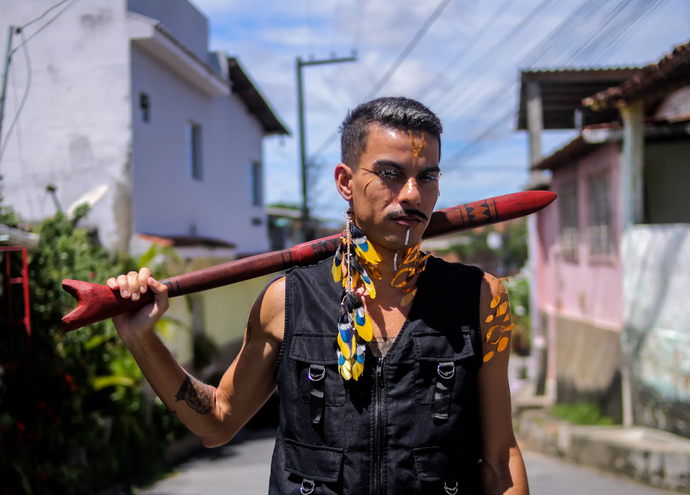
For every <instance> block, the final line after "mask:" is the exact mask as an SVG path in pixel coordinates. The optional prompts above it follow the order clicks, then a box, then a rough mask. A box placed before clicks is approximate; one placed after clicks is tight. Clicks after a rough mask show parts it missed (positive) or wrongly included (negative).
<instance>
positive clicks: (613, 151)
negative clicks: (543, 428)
mask: <svg viewBox="0 0 690 495" xmlns="http://www.w3.org/2000/svg"><path fill="white" fill-rule="evenodd" d="M619 156H620V145H618V144H606V145H602V146H598V147H596V148H594V149H593V151H592V152H590V153H589V154H587V155H585V156H584V157H582V158H580V159H579V160H576V161H573V162H572V163H570V164H567V165H564V166H562V167H559V168H558V169H556V170H554V172H553V179H552V190H553V191H554V192H556V193H558V191H559V187H561V186H562V185H563V184H565V183H567V182H569V181H571V180H575V181H576V182H577V199H578V252H577V253H578V254H577V259H570V258H566V257H565V256H563V254H562V253H561V252H560V248H559V238H558V236H559V213H558V200H556V202H555V203H554V205H553V207H551V208H547V209H546V210H544V211H542V212H540V213H539V217H538V221H537V224H538V232H539V246H540V247H539V258H538V266H537V283H538V300H539V308H537V311H536V312H535V314H539V315H540V318H541V321H542V322H543V323H544V324H545V325H546V329H545V330H546V335H547V336H548V346H549V359H548V372H547V374H548V378H549V380H551V381H553V382H555V383H556V388H557V397H558V400H564V401H569V402H570V401H579V400H595V401H597V402H599V403H600V405H601V406H602V407H603V408H604V410H605V411H606V412H607V413H608V414H610V415H612V416H614V417H619V416H620V402H619V400H618V398H619V396H620V393H619V390H620V388H619V387H620V384H619V380H620V378H619V375H618V371H617V370H618V366H619V364H620V356H619V355H620V344H619V338H620V331H621V329H622V324H623V320H622V304H623V302H622V287H621V265H620V261H619V256H618V245H619V244H618V238H619V232H618V229H617V227H616V225H617V224H618V211H617V209H616V205H617V198H618V192H617V188H616V183H617V181H618V163H619ZM604 171H609V172H610V181H609V184H610V188H611V199H610V205H611V212H612V219H611V224H612V239H613V245H612V252H611V254H609V255H592V254H591V252H590V244H589V232H588V225H589V196H588V189H587V187H588V184H587V182H588V180H589V178H590V177H591V176H593V175H597V174H600V173H602V172H604ZM593 356H599V357H593Z"/></svg>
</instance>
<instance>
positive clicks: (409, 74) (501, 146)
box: [193, 0, 690, 219]
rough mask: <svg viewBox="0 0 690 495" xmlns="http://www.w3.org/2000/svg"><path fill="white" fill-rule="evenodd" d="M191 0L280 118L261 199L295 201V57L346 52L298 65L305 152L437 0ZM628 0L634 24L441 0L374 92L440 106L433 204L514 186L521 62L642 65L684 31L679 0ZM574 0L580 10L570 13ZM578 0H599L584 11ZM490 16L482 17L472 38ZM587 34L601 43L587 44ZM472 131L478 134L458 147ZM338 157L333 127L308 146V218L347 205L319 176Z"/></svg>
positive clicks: (606, 13) (602, 11) (521, 169)
mask: <svg viewBox="0 0 690 495" xmlns="http://www.w3.org/2000/svg"><path fill="white" fill-rule="evenodd" d="M657 1H658V3H657ZM193 2H194V3H195V4H196V5H197V6H198V8H199V9H200V10H201V11H202V12H204V13H205V14H206V15H207V17H208V18H209V20H210V27H211V42H210V48H211V49H212V50H223V51H226V52H227V53H228V54H230V55H233V56H237V57H239V58H240V60H241V62H242V64H243V65H244V67H245V68H246V69H247V70H248V71H249V72H250V74H251V76H252V78H253V79H254V81H255V83H256V84H257V85H258V86H259V88H260V89H261V91H262V92H263V94H264V95H265V96H266V97H267V99H268V100H269V102H270V103H271V105H272V106H273V108H274V110H275V111H276V112H277V113H278V115H279V116H280V117H281V119H282V120H283V121H284V122H285V123H286V124H287V126H288V127H289V128H290V129H291V130H292V133H293V134H292V136H291V137H287V138H277V137H273V138H268V139H266V140H265V143H264V163H265V167H266V170H265V178H266V198H267V202H276V201H283V202H295V203H297V202H299V201H301V197H300V191H301V186H300V182H299V169H298V166H297V163H298V161H297V159H298V149H297V143H298V136H297V102H296V75H295V58H296V57H297V56H302V57H303V58H308V57H309V56H310V55H311V56H314V57H316V58H327V57H330V56H331V54H332V53H335V54H337V55H338V56H348V55H350V53H351V52H352V50H357V53H358V61H357V62H354V63H345V64H337V65H323V66H315V67H308V68H306V69H305V72H304V74H305V94H306V116H307V117H306V121H307V149H308V152H309V154H310V155H313V154H314V153H315V152H316V151H317V150H318V149H320V148H322V145H323V144H324V142H325V141H326V139H327V138H328V137H329V136H331V135H332V133H333V132H334V131H335V130H336V129H337V127H338V125H339V123H340V122H341V121H342V119H343V117H344V116H345V113H346V111H347V109H349V108H352V107H354V106H355V105H357V104H358V103H360V102H361V101H364V100H363V99H364V98H365V96H366V95H367V93H368V92H369V91H370V90H371V89H372V87H373V86H374V84H375V83H376V81H377V80H378V79H379V78H380V77H381V76H382V75H383V74H384V73H385V72H386V70H387V69H388V67H389V66H390V65H391V64H392V63H393V61H394V60H395V59H396V57H397V56H398V55H399V53H400V52H401V51H402V50H403V48H404V47H405V46H406V44H407V43H408V42H409V41H410V40H411V39H412V37H413V36H414V34H415V33H416V32H417V30H418V29H419V28H420V27H421V26H422V25H423V24H424V22H425V20H426V19H427V18H428V17H429V16H430V15H431V13H432V12H433V11H434V9H435V8H436V7H437V6H438V5H439V4H440V3H441V0H433V1H431V0H426V1H420V0H415V1H412V0H349V1H348V0H292V1H282V2H279V1H276V0H254V1H252V2H249V1H247V0H244V1H239V0H193ZM635 4H637V5H642V4H646V5H652V4H656V5H657V7H656V8H655V9H653V10H650V11H649V12H648V15H646V16H644V17H642V18H640V19H639V20H638V21H637V22H636V23H635V24H627V25H622V26H614V25H612V24H610V22H611V20H612V19H614V18H615V16H614V14H615V12H614V11H613V10H612V9H613V8H614V7H615V6H616V5H622V3H621V0H450V1H449V2H448V3H447V6H446V7H445V9H444V10H443V12H442V14H441V16H440V17H439V18H438V19H437V20H436V21H435V23H434V24H433V25H432V26H431V28H430V29H429V31H428V32H427V33H426V35H425V36H424V38H423V39H422V40H421V42H420V43H419V44H418V45H417V46H416V48H415V49H414V50H413V51H412V52H411V54H410V55H409V56H408V57H407V59H406V61H405V62H404V63H403V64H402V65H401V66H400V68H399V69H398V71H397V72H396V73H395V75H394V76H393V77H392V78H391V80H390V81H389V82H388V83H387V84H386V85H385V86H384V87H383V89H382V90H381V91H380V92H379V93H378V96H384V95H404V96H408V97H413V98H417V99H419V100H420V101H422V102H423V103H425V104H427V105H428V106H429V107H430V108H431V109H432V110H433V111H434V112H436V113H437V114H438V115H439V117H440V118H441V120H442V122H443V124H444V127H445V131H444V134H443V136H442V139H443V159H442V161H441V168H442V170H444V174H443V177H442V179H441V192H442V194H441V197H440V198H439V203H438V206H439V207H449V206H453V205H456V204H459V203H464V202H467V201H472V200H476V199H480V198H483V197H487V196H495V195H499V194H506V193H509V192H514V191H517V190H520V189H521V187H522V186H523V185H524V184H525V182H526V180H527V139H526V135H525V133H524V132H514V128H515V114H516V111H517V97H518V94H517V92H518V85H517V84H516V81H517V80H518V78H519V71H520V69H522V68H530V67H531V68H540V69H544V68H559V67H560V68H563V67H584V66H587V67H589V66H597V67H602V66H644V65H646V64H649V63H654V62H656V61H658V59H659V58H661V57H662V56H663V55H664V54H665V53H667V52H669V51H670V50H672V48H673V46H675V45H678V44H682V43H687V42H688V41H690V29H689V28H690V2H688V1H687V0H628V1H627V5H628V7H630V8H632V7H633V6H634V5H635ZM581 6H584V8H585V10H580V11H578V10H577V9H578V8H579V7H581ZM588 6H591V7H598V8H597V10H592V11H588V10H586V8H587V7H588ZM530 12H533V13H534V14H533V15H532V16H529V13H530ZM629 12H630V11H623V12H622V14H627V13H629ZM499 13H500V14H499ZM624 17H625V16H622V17H621V19H623V18H624ZM492 18H493V19H494V22H493V23H492V24H491V25H490V28H488V29H486V30H484V31H483V34H482V36H478V33H479V32H480V27H481V26H482V25H484V24H485V23H487V21H489V20H490V19H492ZM626 26H627V29H624V27H626ZM511 33H512V35H511ZM599 37H601V38H602V39H601V43H599V44H595V45H594V46H591V45H592V44H594V43H595V41H597V40H599ZM545 40H548V42H547V41H545ZM587 46H590V50H587V49H586V48H587ZM579 47H581V48H582V49H581V50H580V49H578V48H579ZM478 136H483V137H484V139H480V140H479V141H478V142H479V143H480V144H478V145H473V146H471V147H469V148H468V147H467V145H468V143H472V142H474V141H475V140H476V138H477V137H478ZM572 137H573V133H572V132H563V131H561V132H549V133H546V135H545V137H544V142H543V147H544V152H545V154H548V153H549V152H551V151H553V150H555V149H557V148H558V147H560V146H561V145H562V144H563V143H564V142H565V141H567V140H568V139H570V138H572ZM339 156H340V155H339V141H338V140H337V139H336V140H334V141H333V142H332V143H331V144H330V146H327V147H326V148H325V149H324V150H323V151H322V152H321V153H320V154H319V155H318V156H316V158H315V162H316V163H317V164H318V172H316V173H315V177H316V178H315V179H314V181H315V184H314V187H313V197H314V202H313V206H312V208H313V210H314V211H315V214H316V215H317V216H321V217H324V218H331V219H339V218H341V216H340V212H341V211H342V210H343V209H345V207H346V205H345V202H344V201H343V200H342V199H341V198H340V196H339V195H338V194H337V192H336V190H335V187H334V184H333V179H332V170H333V167H334V166H335V165H336V164H337V163H338V161H339ZM492 167H493V168H494V170H492V171H489V169H490V168H492Z"/></svg>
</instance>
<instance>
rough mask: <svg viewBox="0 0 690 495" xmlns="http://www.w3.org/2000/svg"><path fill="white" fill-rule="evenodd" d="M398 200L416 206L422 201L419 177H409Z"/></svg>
mask: <svg viewBox="0 0 690 495" xmlns="http://www.w3.org/2000/svg"><path fill="white" fill-rule="evenodd" d="M398 201H399V202H400V204H408V205H410V206H415V207H417V206H419V205H420V204H421V203H422V195H421V194H420V192H419V184H417V179H415V178H414V177H410V178H409V179H407V182H406V183H405V186H404V187H403V188H402V189H401V190H400V193H399V194H398Z"/></svg>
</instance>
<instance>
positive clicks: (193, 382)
mask: <svg viewBox="0 0 690 495" xmlns="http://www.w3.org/2000/svg"><path fill="white" fill-rule="evenodd" d="M213 392H214V388H213V387H211V386H210V385H206V384H204V383H201V382H200V381H199V380H197V379H195V378H192V377H191V376H189V375H187V377H186V378H185V379H184V382H182V386H181V387H180V390H178V391H177V394H176V395H175V402H178V401H181V400H183V401H185V402H186V403H187V405H188V406H189V407H191V408H192V409H194V410H195V411H196V412H198V413H199V414H209V413H210V412H211V411H213V404H214V402H215V397H214V393H213Z"/></svg>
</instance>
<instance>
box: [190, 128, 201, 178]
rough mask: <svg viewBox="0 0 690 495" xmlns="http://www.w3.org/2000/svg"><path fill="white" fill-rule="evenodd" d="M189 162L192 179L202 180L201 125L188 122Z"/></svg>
mask: <svg viewBox="0 0 690 495" xmlns="http://www.w3.org/2000/svg"><path fill="white" fill-rule="evenodd" d="M187 164H188V166H189V175H191V176H192V179H197V180H201V126H200V125H198V124H194V123H193V122H189V123H188V124H187Z"/></svg>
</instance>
